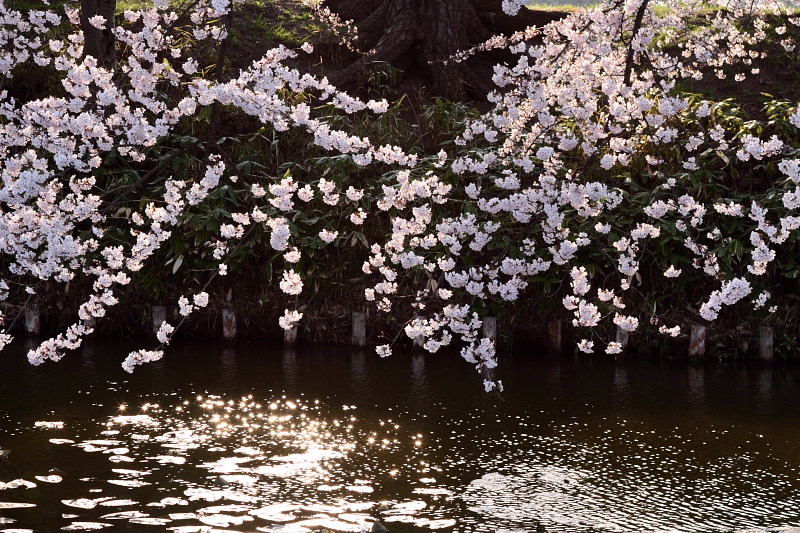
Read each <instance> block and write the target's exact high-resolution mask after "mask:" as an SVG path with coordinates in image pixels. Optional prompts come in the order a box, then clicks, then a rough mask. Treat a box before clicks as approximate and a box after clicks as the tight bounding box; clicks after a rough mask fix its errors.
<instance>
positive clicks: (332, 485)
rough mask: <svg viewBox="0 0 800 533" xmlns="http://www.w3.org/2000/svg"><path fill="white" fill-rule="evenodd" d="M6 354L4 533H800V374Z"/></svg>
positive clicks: (242, 355) (209, 348) (590, 365)
mask: <svg viewBox="0 0 800 533" xmlns="http://www.w3.org/2000/svg"><path fill="white" fill-rule="evenodd" d="M140 347H141V346H133V345H127V344H125V343H122V342H115V343H112V342H107V341H104V342H95V343H94V344H92V345H91V346H89V347H87V348H86V349H84V350H82V351H80V352H78V353H74V354H70V355H68V356H67V357H65V359H64V360H63V361H62V362H60V363H57V364H48V365H44V366H42V367H31V366H29V365H28V364H27V362H26V361H25V357H24V353H25V351H26V347H25V346H23V345H22V344H18V345H12V346H11V347H9V348H7V349H6V350H5V351H3V352H1V353H0V448H5V449H10V450H11V454H10V455H9V456H8V458H6V459H2V460H0V531H6V532H7V533H8V532H20V531H36V532H39V531H41V532H49V531H58V530H67V531H69V530H76V531H88V530H93V529H99V530H103V529H105V530H106V531H130V532H146V531H175V532H177V533H190V532H206V531H208V532H211V531H215V532H222V531H241V532H255V531H264V532H286V533H290V532H298V533H299V532H304V531H319V530H321V529H323V528H326V529H330V530H333V531H361V530H362V529H364V528H367V529H368V528H369V527H371V525H372V523H373V522H374V521H375V520H376V519H380V520H381V522H382V523H384V524H385V525H386V526H387V527H388V528H389V530H390V531H392V532H409V533H413V532H423V531H426V532H427V531H443V532H487V533H488V532H506V533H511V532H515V533H518V532H527V531H542V530H544V531H564V532H567V531H570V532H590V531H592V532H594V531H597V532H601V531H602V532H631V533H633V532H645V531H674V532H728V531H744V530H756V531H774V530H780V529H785V528H791V527H800V476H799V475H798V474H799V471H798V469H799V468H800V444H798V442H799V439H800V423H799V422H800V383H798V381H800V374H798V372H797V370H796V369H795V368H776V369H769V368H747V367H735V366H721V365H716V366H709V367H708V368H703V367H689V366H687V365H685V364H684V363H679V362H667V361H662V362H653V361H629V362H626V361H614V360H613V359H609V358H606V357H593V358H592V357H586V358H571V357H570V358H564V359H548V358H543V357H537V356H536V355H535V354H529V353H527V354H526V353H519V354H516V355H513V356H507V357H504V358H503V359H502V361H501V367H500V371H499V374H500V376H499V377H500V378H502V379H503V381H504V383H505V387H506V392H505V393H504V394H503V395H502V396H497V395H486V394H484V393H483V388H482V386H481V382H480V381H481V380H480V379H479V376H478V375H477V374H476V373H475V372H474V370H472V369H471V368H470V367H469V365H467V364H466V363H464V362H462V361H461V360H460V359H459V358H458V357H457V356H456V355H452V354H439V355H427V356H424V355H414V354H396V355H394V356H392V357H390V358H388V359H380V358H378V357H377V356H376V355H374V354H373V353H371V352H369V351H367V352H361V353H358V352H351V351H349V350H342V349H330V348H315V349H303V350H291V351H284V350H283V349H282V348H281V347H280V346H278V347H275V346H270V345H261V344H240V345H236V346H228V345H222V344H219V345H214V344H208V343H204V344H199V343H198V344H184V345H182V346H178V347H175V348H173V349H171V350H170V351H169V354H168V356H167V357H166V359H165V360H163V361H161V362H158V363H155V364H150V365H148V366H145V367H143V368H141V369H139V370H137V371H136V372H135V373H134V374H133V375H132V376H131V375H128V374H126V373H125V372H124V371H122V369H121V368H120V366H119V364H120V362H121V360H122V359H123V358H124V356H125V354H126V353H127V351H128V350H130V349H136V348H140Z"/></svg>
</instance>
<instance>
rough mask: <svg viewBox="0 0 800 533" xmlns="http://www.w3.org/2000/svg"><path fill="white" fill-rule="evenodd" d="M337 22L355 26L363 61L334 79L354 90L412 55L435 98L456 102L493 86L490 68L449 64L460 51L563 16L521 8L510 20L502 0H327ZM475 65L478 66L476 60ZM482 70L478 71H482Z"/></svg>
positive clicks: (482, 94)
mask: <svg viewBox="0 0 800 533" xmlns="http://www.w3.org/2000/svg"><path fill="white" fill-rule="evenodd" d="M326 5H327V6H328V7H329V8H330V9H331V10H332V11H334V12H336V13H337V14H338V15H339V16H340V17H341V18H343V19H346V20H355V21H356V22H357V23H358V24H357V26H358V40H357V41H356V43H355V44H356V46H357V47H358V48H359V49H361V50H368V51H367V52H366V53H365V54H364V55H363V57H361V58H360V59H359V60H357V61H355V62H353V63H352V64H350V65H349V66H348V67H346V68H344V69H343V70H342V71H340V72H339V73H338V74H337V75H335V76H334V77H333V78H332V81H333V83H335V84H337V85H339V86H340V87H344V88H353V87H355V86H358V85H360V84H361V83H363V80H364V79H365V78H366V76H367V75H369V74H370V73H371V72H372V71H374V70H375V69H376V68H378V67H379V65H380V64H381V63H390V64H394V65H395V66H396V65H397V64H398V63H400V62H401V61H400V60H401V57H402V56H407V55H410V56H411V57H412V58H413V59H414V61H413V62H412V63H416V65H418V66H419V67H420V68H421V70H422V71H423V73H424V74H425V75H426V77H427V78H428V79H429V80H430V82H431V84H432V85H433V87H434V90H435V92H436V93H437V94H439V95H442V96H446V97H450V98H456V97H459V96H462V95H463V93H464V92H468V93H469V94H470V95H472V96H477V97H483V96H485V95H486V93H487V92H488V91H489V89H490V88H491V83H490V77H491V67H490V65H491V64H492V63H493V62H494V61H496V59H497V58H493V61H491V62H487V61H486V60H485V59H484V63H485V65H484V67H485V68H483V69H481V68H480V67H479V65H476V61H474V60H472V59H471V60H468V61H466V62H455V61H448V59H449V58H450V57H452V56H453V54H455V53H456V52H458V51H461V50H465V49H469V48H470V47H472V46H475V45H478V44H480V43H482V42H484V41H486V40H487V39H488V38H490V37H491V36H493V35H497V34H501V33H502V34H506V35H510V34H511V33H513V32H515V31H520V30H523V29H525V28H526V27H528V26H543V25H544V24H547V23H548V22H552V21H554V20H558V19H559V18H561V17H563V16H565V13H560V12H551V11H532V10H528V9H523V10H522V11H521V12H520V14H519V15H517V16H515V17H510V16H508V15H506V14H504V13H503V11H502V8H501V0H327V2H326ZM477 63H479V62H477ZM481 70H482V72H481Z"/></svg>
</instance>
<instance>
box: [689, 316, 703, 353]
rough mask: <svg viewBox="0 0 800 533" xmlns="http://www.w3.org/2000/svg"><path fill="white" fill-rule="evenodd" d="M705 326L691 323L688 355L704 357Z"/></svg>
mask: <svg viewBox="0 0 800 533" xmlns="http://www.w3.org/2000/svg"><path fill="white" fill-rule="evenodd" d="M705 355H706V327H705V326H699V325H696V324H695V325H693V326H692V328H691V331H690V333H689V357H693V358H694V357H697V358H699V357H705Z"/></svg>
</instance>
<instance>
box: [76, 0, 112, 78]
mask: <svg viewBox="0 0 800 533" xmlns="http://www.w3.org/2000/svg"><path fill="white" fill-rule="evenodd" d="M116 7H117V2H116V0H81V28H82V29H83V38H84V49H83V51H84V54H85V55H87V56H92V57H94V58H95V59H96V60H97V66H98V67H104V68H107V69H111V68H114V63H115V62H116V59H117V54H116V47H115V41H114V14H115V11H116ZM95 16H101V17H103V18H104V19H105V23H104V29H102V30H101V29H99V28H97V27H95V26H93V25H92V24H90V23H89V19H90V18H92V17H95Z"/></svg>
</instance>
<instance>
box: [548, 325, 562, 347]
mask: <svg viewBox="0 0 800 533" xmlns="http://www.w3.org/2000/svg"><path fill="white" fill-rule="evenodd" d="M547 329H548V338H549V341H550V342H549V348H550V351H552V352H555V353H561V352H562V351H563V348H564V346H563V344H562V335H561V321H560V320H553V321H551V322H550V324H548V328H547Z"/></svg>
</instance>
